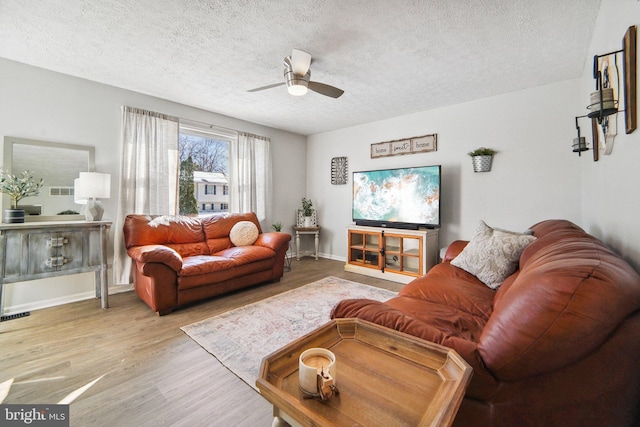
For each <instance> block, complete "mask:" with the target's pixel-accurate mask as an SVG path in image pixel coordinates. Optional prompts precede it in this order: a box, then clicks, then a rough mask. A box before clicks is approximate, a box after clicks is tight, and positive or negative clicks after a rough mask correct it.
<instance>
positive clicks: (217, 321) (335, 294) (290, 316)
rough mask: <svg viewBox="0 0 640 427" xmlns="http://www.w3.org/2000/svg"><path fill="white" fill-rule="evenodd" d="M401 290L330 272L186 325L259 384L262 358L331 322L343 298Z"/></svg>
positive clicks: (204, 344) (386, 294)
mask: <svg viewBox="0 0 640 427" xmlns="http://www.w3.org/2000/svg"><path fill="white" fill-rule="evenodd" d="M395 295H396V292H392V291H388V290H386V289H380V288H375V287H373V286H369V285H363V284H362V283H356V282H352V281H349V280H344V279H339V278H337V277H333V276H330V277H326V278H324V279H322V280H318V281H317V282H313V283H310V284H308V285H305V286H302V287H300V288H297V289H293V290H291V291H287V292H283V293H281V294H278V295H275V296H272V297H270V298H267V299H264V300H262V301H259V302H257V303H253V304H249V305H246V306H244V307H240V308H237V309H235V310H231V311H228V312H226V313H223V314H220V315H218V316H214V317H211V318H209V319H206V320H202V321H200V322H196V323H192V324H190V325H187V326H183V327H182V328H180V329H182V330H183V331H184V332H185V333H186V334H187V335H189V337H191V339H193V340H194V341H195V342H197V343H198V344H199V345H200V346H201V347H202V348H204V349H205V350H207V351H208V352H209V353H211V354H212V355H213V356H214V357H215V358H216V359H218V360H219V361H220V362H221V363H222V364H223V365H225V366H226V367H227V368H228V369H229V370H230V371H231V372H233V373H234V374H236V375H237V376H238V377H240V379H242V380H243V381H244V382H246V383H247V384H249V385H250V386H251V387H253V388H254V389H256V386H255V382H256V379H257V378H258V374H259V370H260V362H261V361H262V358H263V357H264V356H267V355H268V354H270V353H272V352H274V351H276V350H277V349H279V348H280V347H283V346H285V345H286V344H288V343H289V342H291V341H293V340H295V339H297V338H300V337H301V336H303V335H304V334H306V333H308V332H311V331H312V330H314V329H316V328H317V327H318V326H321V325H323V324H325V323H326V322H328V321H329V320H330V319H329V313H330V312H331V309H332V308H333V306H334V305H336V304H337V303H338V302H339V301H341V300H343V299H349V298H368V299H374V300H378V301H386V300H388V299H390V298H392V297H394V296H395Z"/></svg>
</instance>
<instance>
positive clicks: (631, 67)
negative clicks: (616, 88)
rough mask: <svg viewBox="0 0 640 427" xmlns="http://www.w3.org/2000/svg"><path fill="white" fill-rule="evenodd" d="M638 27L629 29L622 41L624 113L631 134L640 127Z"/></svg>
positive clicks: (627, 131)
mask: <svg viewBox="0 0 640 427" xmlns="http://www.w3.org/2000/svg"><path fill="white" fill-rule="evenodd" d="M637 37H638V36H637V31H636V26H635V25H632V26H631V27H629V29H628V30H627V32H626V33H625V35H624V38H623V39H622V48H623V50H624V64H623V73H624V111H625V121H626V133H631V132H633V131H634V130H636V128H637V127H638V109H637V99H636V94H637V91H636V80H637V78H638V77H637V69H636V64H637V62H636V55H637V53H636V52H637V50H636V42H637Z"/></svg>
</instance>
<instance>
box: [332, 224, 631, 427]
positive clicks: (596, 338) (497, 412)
mask: <svg viewBox="0 0 640 427" xmlns="http://www.w3.org/2000/svg"><path fill="white" fill-rule="evenodd" d="M532 230H533V234H534V236H536V237H537V239H536V240H535V241H534V242H533V243H531V244H529V246H527V247H526V249H525V250H524V252H522V254H521V256H520V262H519V269H517V270H516V271H515V272H514V273H513V274H512V275H511V276H509V277H508V278H507V279H506V280H504V282H502V285H501V286H500V287H499V289H498V290H497V291H494V290H492V289H490V288H488V287H487V286H485V285H484V284H483V283H482V282H480V281H479V280H478V279H477V278H476V277H475V276H473V275H471V274H469V273H467V272H466V271H464V270H462V269H460V268H458V267H455V266H453V265H451V264H450V261H451V260H452V259H454V258H455V257H456V256H457V255H458V254H459V253H460V252H461V251H462V249H463V248H464V247H465V245H466V242H462V241H457V242H454V243H453V244H452V245H450V246H449V248H448V250H447V252H446V255H445V259H444V260H443V262H442V263H441V264H438V265H436V266H435V267H434V268H432V269H431V270H430V271H429V272H428V273H427V274H426V275H425V276H423V277H420V278H418V279H416V280H414V281H412V282H411V283H409V284H408V285H406V286H405V287H404V288H403V289H402V290H401V291H400V292H399V293H398V295H397V297H394V298H393V299H391V300H389V301H386V302H376V301H369V300H344V301H341V302H340V303H339V304H338V305H337V306H336V307H335V308H334V309H333V312H332V317H358V318H361V319H365V320H369V321H372V322H375V323H378V324H381V325H384V326H387V327H390V328H393V329H396V330H399V331H402V332H406V333H408V334H411V335H414V336H418V337H421V338H424V339H426V340H429V341H432V342H435V343H438V344H442V345H445V346H447V347H450V348H453V349H455V350H456V351H457V352H458V353H459V354H460V355H461V356H462V357H463V358H464V359H465V360H466V361H467V362H468V363H469V364H470V365H471V366H472V367H473V377H472V379H471V382H470V384H469V387H468V389H467V392H466V395H465V398H464V400H463V402H462V405H461V407H460V410H459V412H458V416H457V418H456V420H455V423H454V426H478V427H491V426H505V427H506V426H580V427H585V426H594V427H595V426H598V427H601V426H633V425H637V423H638V415H639V414H638V413H639V411H640V277H639V276H638V274H637V273H636V272H635V271H634V270H633V269H632V268H631V267H630V266H629V265H628V264H627V263H626V262H625V261H624V260H623V259H622V258H620V257H619V256H618V255H616V254H615V253H613V252H612V251H611V250H610V249H608V248H607V247H606V246H605V245H604V244H603V243H602V242H600V241H599V240H597V239H596V238H595V237H593V236H591V235H589V234H587V233H585V232H584V231H583V230H582V229H581V228H579V227H578V226H576V225H574V224H572V223H570V222H568V221H563V220H549V221H544V222H541V223H538V224H536V225H534V226H533V227H532Z"/></svg>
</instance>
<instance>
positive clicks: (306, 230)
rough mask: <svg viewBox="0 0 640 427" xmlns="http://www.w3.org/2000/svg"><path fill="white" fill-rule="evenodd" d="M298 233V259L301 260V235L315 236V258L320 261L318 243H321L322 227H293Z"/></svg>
mask: <svg viewBox="0 0 640 427" xmlns="http://www.w3.org/2000/svg"><path fill="white" fill-rule="evenodd" d="M293 229H294V231H295V232H296V259H297V260H298V261H299V260H300V235H301V234H303V235H304V234H313V235H314V236H315V239H314V243H315V249H316V250H315V258H316V261H317V260H318V243H319V242H320V227H295V226H294V227H293Z"/></svg>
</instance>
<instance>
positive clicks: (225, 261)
mask: <svg viewBox="0 0 640 427" xmlns="http://www.w3.org/2000/svg"><path fill="white" fill-rule="evenodd" d="M234 266H235V262H233V260H232V259H229V258H225V257H221V256H212V255H196V256H190V257H186V258H183V259H182V269H181V270H180V271H179V272H178V276H180V277H187V276H199V275H201V274H206V273H213V272H215V271H222V270H228V269H230V268H233V267H234Z"/></svg>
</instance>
